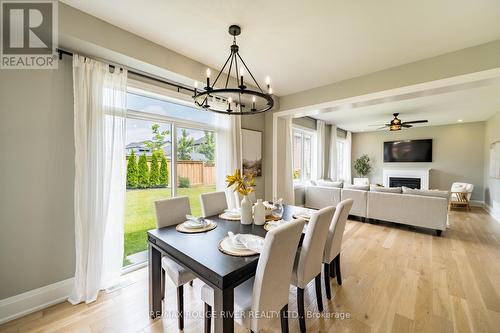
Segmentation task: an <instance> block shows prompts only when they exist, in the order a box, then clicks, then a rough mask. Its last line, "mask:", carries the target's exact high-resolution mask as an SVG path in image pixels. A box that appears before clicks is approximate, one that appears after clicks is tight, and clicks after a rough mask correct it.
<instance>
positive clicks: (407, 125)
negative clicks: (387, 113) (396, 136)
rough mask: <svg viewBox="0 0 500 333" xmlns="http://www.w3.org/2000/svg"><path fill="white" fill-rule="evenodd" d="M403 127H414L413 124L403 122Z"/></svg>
mask: <svg viewBox="0 0 500 333" xmlns="http://www.w3.org/2000/svg"><path fill="white" fill-rule="evenodd" d="M401 127H404V128H410V127H413V125H409V124H401Z"/></svg>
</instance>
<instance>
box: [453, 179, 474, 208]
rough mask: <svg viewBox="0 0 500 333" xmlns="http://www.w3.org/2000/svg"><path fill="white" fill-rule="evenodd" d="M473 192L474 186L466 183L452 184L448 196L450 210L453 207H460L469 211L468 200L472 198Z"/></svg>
mask: <svg viewBox="0 0 500 333" xmlns="http://www.w3.org/2000/svg"><path fill="white" fill-rule="evenodd" d="M473 190H474V185H472V184H468V183H458V182H457V183H453V184H452V185H451V191H450V192H451V194H450V209H451V208H452V207H453V206H461V207H465V208H467V209H470V205H469V202H470V198H471V197H472V191H473Z"/></svg>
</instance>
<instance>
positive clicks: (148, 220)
mask: <svg viewBox="0 0 500 333" xmlns="http://www.w3.org/2000/svg"><path fill="white" fill-rule="evenodd" d="M170 191H171V190H170V188H159V189H147V190H129V191H127V201H126V208H125V253H124V256H125V258H126V257H127V256H128V255H129V254H133V253H137V252H140V251H144V250H146V249H147V237H146V231H147V230H149V229H153V228H155V226H156V222H155V221H156V215H155V210H154V202H155V201H156V200H159V199H166V198H170V197H171V195H170ZM214 191H215V186H200V187H191V188H178V189H177V195H178V196H188V197H189V202H190V204H191V213H192V214H193V215H195V216H200V215H201V205H200V194H202V193H207V192H214ZM127 263H128V262H127V260H126V259H124V265H126V264H127Z"/></svg>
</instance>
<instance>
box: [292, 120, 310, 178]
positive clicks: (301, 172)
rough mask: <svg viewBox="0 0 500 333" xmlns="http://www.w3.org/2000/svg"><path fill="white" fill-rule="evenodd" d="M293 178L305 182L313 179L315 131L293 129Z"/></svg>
mask: <svg viewBox="0 0 500 333" xmlns="http://www.w3.org/2000/svg"><path fill="white" fill-rule="evenodd" d="M292 144H293V156H292V158H293V180H294V181H295V182H303V181H306V180H310V179H311V172H312V168H313V151H314V148H313V147H314V133H312V132H309V131H306V130H302V129H293V141H292Z"/></svg>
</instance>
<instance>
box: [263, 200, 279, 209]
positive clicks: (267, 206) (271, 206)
mask: <svg viewBox="0 0 500 333" xmlns="http://www.w3.org/2000/svg"><path fill="white" fill-rule="evenodd" d="M263 204H264V206H265V207H266V208H267V209H276V206H275V205H273V204H272V203H270V202H269V201H264V202H263Z"/></svg>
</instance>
